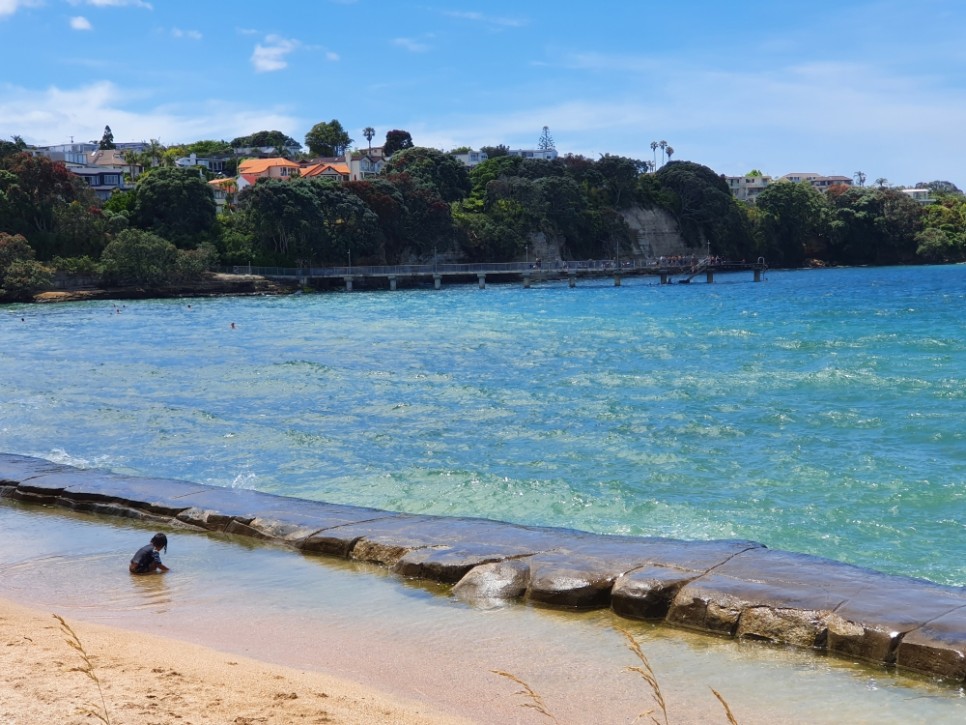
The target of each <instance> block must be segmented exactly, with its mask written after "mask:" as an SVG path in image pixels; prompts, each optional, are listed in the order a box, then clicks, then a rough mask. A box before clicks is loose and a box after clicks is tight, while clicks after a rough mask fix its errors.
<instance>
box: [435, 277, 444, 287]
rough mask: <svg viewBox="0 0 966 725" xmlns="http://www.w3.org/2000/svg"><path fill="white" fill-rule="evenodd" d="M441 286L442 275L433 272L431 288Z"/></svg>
mask: <svg viewBox="0 0 966 725" xmlns="http://www.w3.org/2000/svg"><path fill="white" fill-rule="evenodd" d="M442 286H443V275H441V274H434V275H433V289H439V288H440V287H442Z"/></svg>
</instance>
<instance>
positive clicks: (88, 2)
mask: <svg viewBox="0 0 966 725" xmlns="http://www.w3.org/2000/svg"><path fill="white" fill-rule="evenodd" d="M964 31H966V2H963V1H962V0H916V1H915V2H911V1H910V0H903V1H901V2H900V1H896V2H893V1H892V0H844V1H843V2H837V3H833V2H822V3H803V2H785V1H784V0H771V1H770V2H762V1H760V0H745V1H744V2H741V3H726V2H721V0H677V1H676V2H671V1H670V0H667V1H665V2H656V1H655V0H621V1H619V2H614V1H612V0H597V2H593V3H587V2H568V3H563V2H549V1H544V0H532V1H530V2H526V1H520V0H518V1H517V2H505V1H504V0H488V1H486V2H483V1H482V0H477V1H476V2H461V1H452V2H444V1H443V0H438V1H434V0H425V1H423V0H417V1H415V2H409V0H313V1H311V2H309V1H307V0H306V1H305V2H284V0H282V1H276V2H273V3H266V2H253V1H251V0H236V1H235V2H231V3H221V2H211V1H210V0H195V1H194V2H185V1H183V0H150V1H148V0H0V68H3V69H4V70H3V72H2V74H0V137H4V138H9V137H10V136H11V135H14V134H19V135H21V136H23V137H24V138H25V139H26V140H27V141H28V142H31V143H36V144H54V143H66V142H68V141H70V139H71V137H73V138H74V139H75V140H91V139H99V138H100V136H101V133H102V131H103V129H104V126H105V124H109V125H110V126H111V128H112V130H113V132H114V136H115V140H117V141H134V140H147V139H151V138H156V139H159V140H160V141H161V142H162V143H163V144H166V145H170V144H174V143H181V142H190V141H194V140H198V139H203V138H214V139H226V140H230V139H232V138H234V137H236V136H241V135H246V134H249V133H252V132H254V131H258V130H262V129H278V130H280V131H283V132H285V133H286V134H288V135H290V136H292V137H294V138H295V139H297V140H298V141H300V142H301V141H303V140H304V137H305V134H306V132H307V131H308V130H309V129H310V128H311V127H312V125H313V124H315V123H317V122H318V121H328V120H331V119H333V118H336V119H338V120H339V121H340V122H341V123H342V125H343V126H344V127H345V128H346V130H347V131H348V132H349V134H350V135H351V136H352V137H353V138H354V139H355V143H356V145H358V146H364V145H365V140H364V138H363V136H362V129H363V128H364V127H366V126H372V127H374V128H375V129H376V132H377V136H376V139H375V141H374V143H378V142H380V141H381V140H382V139H384V138H385V132H386V131H388V130H390V129H397V128H398V129H405V130H407V131H409V132H410V133H411V134H412V136H413V140H414V141H415V143H416V144H417V145H420V146H434V147H437V148H441V149H444V150H448V149H450V148H453V147H455V146H462V145H469V146H473V147H474V148H478V147H479V146H481V145H494V144H499V143H505V144H508V145H510V146H511V147H514V148H518V147H523V148H533V147H535V145H536V143H537V140H538V138H539V136H540V132H541V128H542V127H543V126H545V125H546V126H549V128H550V132H551V134H552V136H553V138H554V140H555V142H556V146H557V149H558V150H559V151H560V152H561V153H577V154H584V155H587V156H591V157H594V158H596V157H598V156H599V155H600V154H603V153H613V154H620V155H624V156H631V157H634V158H639V159H651V158H652V152H651V149H650V142H651V141H660V140H666V141H667V142H668V143H669V144H670V145H671V146H673V148H674V149H675V155H674V157H675V158H677V159H684V160H691V161H697V162H699V163H703V164H706V165H707V166H710V167H711V168H713V169H714V170H715V171H717V172H719V173H724V174H743V173H745V172H747V171H749V170H751V169H761V170H762V171H764V172H765V173H767V174H772V175H775V176H780V175H782V174H785V173H789V172H793V171H795V172H816V173H822V174H843V175H846V176H852V174H853V173H854V172H856V171H862V172H864V173H865V174H866V175H867V177H868V179H869V181H872V180H874V179H876V178H879V177H883V178H886V179H888V180H889V181H890V183H892V184H896V185H912V184H914V183H916V182H917V181H929V180H933V179H948V180H950V181H953V182H954V183H956V184H957V185H958V186H960V188H966V142H964V140H963V138H964V129H966V123H964V122H966V93H964V86H966V42H964V34H966V33H964ZM658 161H660V154H659V155H658Z"/></svg>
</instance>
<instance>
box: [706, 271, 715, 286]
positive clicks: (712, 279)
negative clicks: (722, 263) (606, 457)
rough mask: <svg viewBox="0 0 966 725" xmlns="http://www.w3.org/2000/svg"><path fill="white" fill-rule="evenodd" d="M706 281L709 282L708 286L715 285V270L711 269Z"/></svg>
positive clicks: (707, 273)
mask: <svg viewBox="0 0 966 725" xmlns="http://www.w3.org/2000/svg"><path fill="white" fill-rule="evenodd" d="M705 279H707V280H708V284H713V283H714V270H713V269H709V270H708V271H707V272H706V273H705Z"/></svg>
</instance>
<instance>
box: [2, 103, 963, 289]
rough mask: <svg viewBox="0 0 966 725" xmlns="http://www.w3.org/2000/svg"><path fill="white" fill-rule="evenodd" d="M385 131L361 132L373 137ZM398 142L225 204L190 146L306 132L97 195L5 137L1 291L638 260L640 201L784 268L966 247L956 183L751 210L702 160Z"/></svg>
mask: <svg viewBox="0 0 966 725" xmlns="http://www.w3.org/2000/svg"><path fill="white" fill-rule="evenodd" d="M107 131H108V129H105V138H107ZM374 134H375V132H374V130H373V129H371V128H367V129H365V131H364V133H363V135H364V136H366V138H367V140H368V142H369V143H370V144H371V141H372V137H373V136H374ZM386 137H387V142H392V143H393V144H395V145H396V146H397V149H396V152H395V153H394V154H392V156H391V158H389V159H388V161H387V163H386V165H385V167H384V169H383V171H382V172H381V174H379V175H378V176H377V177H372V178H367V179H366V180H363V181H353V182H336V181H331V180H325V179H319V178H304V179H298V178H296V179H293V180H269V179H265V180H259V181H258V183H256V184H254V185H253V186H250V187H248V188H246V189H244V190H243V191H242V192H241V193H239V194H238V195H237V199H235V200H234V202H233V203H232V204H231V205H230V206H229V207H227V211H226V212H224V213H222V214H221V215H217V214H216V211H215V204H214V201H213V197H212V192H211V187H210V186H209V185H208V184H207V183H206V181H205V178H203V177H202V176H200V175H199V173H198V171H197V170H192V169H180V168H174V167H172V166H171V164H173V158H174V157H175V155H176V153H184V152H185V151H187V150H188V149H191V150H193V151H195V152H196V153H197V152H204V151H213V152H221V153H224V152H226V151H227V150H229V149H230V148H232V147H248V146H253V147H254V146H258V147H278V148H281V147H286V148H289V149H293V148H297V147H298V146H299V145H298V143H297V142H295V141H294V139H292V138H290V137H288V136H285V135H284V134H281V133H279V132H274V131H273V132H268V131H265V132H258V133H256V134H252V135H251V136H248V137H241V138H237V139H233V140H232V141H231V142H227V143H226V142H224V141H221V142H218V141H199V142H197V143H196V144H188V145H185V146H181V147H177V149H175V150H174V151H172V152H171V153H168V150H166V149H164V148H163V147H161V146H160V144H156V146H157V148H154V147H153V146H152V147H151V148H149V149H147V150H146V151H144V152H142V153H141V156H140V157H139V158H138V161H139V162H140V163H141V165H142V166H143V167H144V172H143V173H141V174H140V175H139V176H138V177H137V178H136V179H135V181H136V185H135V187H134V189H133V190H132V191H129V192H120V193H116V194H115V195H114V196H112V197H111V198H110V199H108V200H107V201H106V202H103V203H99V202H98V201H97V200H96V199H95V198H94V197H93V195H92V194H91V192H90V190H89V189H88V188H87V187H86V186H85V185H84V183H83V182H82V181H81V180H80V179H79V178H78V177H76V176H74V175H73V174H71V173H70V171H69V170H68V169H67V168H66V167H65V166H64V165H63V164H61V163H58V162H53V161H50V160H49V159H47V158H45V157H42V156H33V155H31V154H30V153H28V152H27V151H26V148H25V144H23V142H22V140H20V139H17V138H14V140H13V141H4V142H0V295H2V296H3V298H4V299H27V298H29V297H30V295H31V294H32V293H33V292H35V291H37V290H39V289H43V288H44V287H46V286H47V285H49V284H50V281H51V280H52V279H53V278H54V277H55V276H61V277H63V276H65V275H66V276H70V275H81V276H83V277H85V278H94V279H98V280H100V281H101V282H102V283H105V284H123V283H138V284H150V285H162V284H165V283H171V282H175V281H179V282H185V281H190V280H192V279H200V278H202V277H203V276H204V275H205V271H206V269H208V268H211V267H213V266H217V265H238V264H252V265H255V266H260V265H265V266H289V267H296V266H307V265H311V266H341V265H343V264H345V263H347V262H349V261H351V262H353V263H354V264H372V265H378V264H399V263H407V262H417V261H426V260H428V259H430V258H432V257H433V255H437V254H438V255H441V256H442V257H443V258H445V259H447V260H449V261H466V262H483V261H486V262H500V261H514V260H522V259H524V257H525V255H527V254H528V250H532V249H535V244H536V243H537V242H539V243H540V245H541V248H542V249H544V250H547V251H546V252H545V253H548V254H551V255H553V256H557V257H559V258H560V259H563V260H579V259H610V258H613V257H614V256H615V255H617V256H620V257H622V258H625V257H631V256H634V257H640V256H646V255H647V254H648V249H649V245H648V244H647V239H648V234H649V230H648V229H647V228H644V227H642V226H641V225H640V223H636V222H634V219H637V218H641V215H640V214H639V212H641V211H642V210H649V211H651V212H654V213H659V214H660V215H662V218H665V219H668V220H670V222H669V223H670V224H671V225H672V226H673V227H675V228H676V234H677V235H678V238H679V239H680V247H681V248H680V252H681V253H693V254H696V255H698V256H703V255H704V254H705V253H706V252H708V251H710V252H711V253H713V254H715V255H716V256H720V257H724V258H730V259H755V258H758V257H765V259H767V260H768V262H769V264H770V265H771V266H785V267H797V266H803V265H813V264H830V265H860V264H909V263H924V262H954V261H963V260H964V259H966V197H964V196H963V194H962V192H960V191H959V189H957V188H956V187H955V186H954V185H952V184H950V183H949V182H941V181H935V182H924V184H923V185H922V186H923V188H928V189H930V190H931V192H932V196H934V197H935V199H934V201H933V203H930V204H928V205H925V206H923V205H920V204H919V203H917V202H916V201H914V200H913V199H911V198H910V197H909V196H908V195H907V194H904V193H903V192H901V191H899V190H896V189H892V188H889V187H888V186H886V185H885V184H880V185H878V186H873V187H864V186H851V187H850V186H837V187H832V188H831V189H829V190H828V191H827V192H824V193H823V192H820V191H817V190H816V189H814V188H813V187H812V186H811V185H809V184H807V183H791V182H778V183H774V184H772V185H770V186H769V187H768V188H766V189H765V190H764V191H763V192H762V193H761V194H760V195H759V196H758V199H757V203H756V204H755V205H748V204H745V203H741V202H738V201H736V200H735V199H734V198H733V197H732V195H731V193H730V191H729V188H728V185H727V184H726V183H725V181H724V179H723V178H722V177H721V176H720V175H719V174H717V173H716V172H715V171H713V170H712V169H710V168H708V167H706V166H703V165H701V164H698V163H694V162H690V161H677V160H675V161H669V162H667V163H666V164H664V165H663V166H661V167H660V168H659V169H658V170H657V171H651V170H650V169H651V164H650V162H646V161H641V160H638V159H632V158H626V157H621V156H613V155H609V154H605V155H603V156H601V157H600V158H598V159H590V158H586V157H582V156H573V155H567V156H562V157H559V158H557V159H555V160H552V161H545V160H538V159H530V158H521V157H519V156H510V155H508V154H507V153H506V151H507V149H506V147H503V146H499V145H496V146H491V147H488V148H489V149H490V150H491V151H492V152H493V153H492V155H491V157H490V158H489V160H487V161H484V162H483V163H481V164H479V165H477V166H475V167H473V168H471V169H468V168H467V167H465V166H464V165H463V164H462V163H461V162H460V161H459V160H458V159H456V158H455V155H454V153H455V152H457V151H459V149H457V150H454V152H450V153H446V152H443V151H439V150H436V149H431V148H426V147H419V146H415V145H413V143H412V139H411V137H410V136H409V134H408V133H407V132H405V131H399V130H393V131H390V132H389V133H387V135H386ZM547 137H548V138H549V133H547ZM306 142H307V143H308V144H309V146H310V148H314V150H315V151H318V152H330V151H340V150H342V151H344V150H345V147H346V146H347V145H348V144H349V143H351V139H349V138H348V134H346V133H345V131H344V129H342V127H341V125H340V124H338V122H337V121H335V120H333V121H331V122H323V123H320V124H317V125H316V127H314V128H313V129H312V131H310V133H309V134H308V135H307V136H306ZM152 149H153V151H152ZM132 163H133V162H132ZM883 181H884V180H883Z"/></svg>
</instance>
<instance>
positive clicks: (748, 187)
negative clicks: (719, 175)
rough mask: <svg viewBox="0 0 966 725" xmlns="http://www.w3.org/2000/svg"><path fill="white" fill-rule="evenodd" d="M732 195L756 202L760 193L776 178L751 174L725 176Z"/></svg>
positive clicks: (742, 199)
mask: <svg viewBox="0 0 966 725" xmlns="http://www.w3.org/2000/svg"><path fill="white" fill-rule="evenodd" d="M724 180H725V182H726V183H727V184H728V188H729V189H731V195H732V196H733V197H734V198H735V199H737V200H738V201H746V202H749V203H751V204H754V203H755V199H756V198H758V195H759V194H760V193H761V192H763V191H764V190H765V189H767V188H768V185H769V184H771V183H772V182H773V181H774V180H773V179H772V177H770V176H763V175H758V174H749V175H747V176H725V177H724Z"/></svg>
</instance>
